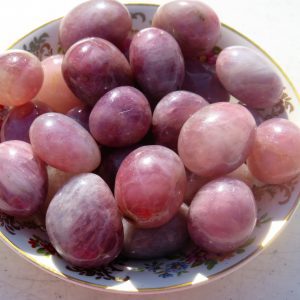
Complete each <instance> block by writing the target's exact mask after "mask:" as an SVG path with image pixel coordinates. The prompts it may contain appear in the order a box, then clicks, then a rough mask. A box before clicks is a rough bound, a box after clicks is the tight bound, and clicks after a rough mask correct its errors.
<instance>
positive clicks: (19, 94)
mask: <svg viewBox="0 0 300 300" xmlns="http://www.w3.org/2000/svg"><path fill="white" fill-rule="evenodd" d="M43 78H44V74H43V69H42V66H41V62H40V61H39V60H38V58H37V57H36V56H34V55H33V54H31V53H29V52H27V51H23V50H9V51H6V52H4V53H3V54H1V55H0V104H3V105H7V106H17V105H22V104H25V103H27V102H29V101H31V100H32V99H33V98H34V97H35V96H36V94H37V93H38V91H39V90H40V88H41V86H42V83H43Z"/></svg>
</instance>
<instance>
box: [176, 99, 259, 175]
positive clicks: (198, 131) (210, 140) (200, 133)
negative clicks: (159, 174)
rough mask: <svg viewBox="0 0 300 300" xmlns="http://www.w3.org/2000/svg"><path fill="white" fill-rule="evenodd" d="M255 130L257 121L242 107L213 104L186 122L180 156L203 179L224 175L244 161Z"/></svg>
mask: <svg viewBox="0 0 300 300" xmlns="http://www.w3.org/2000/svg"><path fill="white" fill-rule="evenodd" d="M255 130H256V124H255V120H254V118H253V117H252V115H251V114H250V112H249V111H248V110H247V109H246V108H244V107H243V106H242V105H239V104H233V103H226V102H220V103H214V104H211V105H209V106H206V107H204V108H202V109H201V110H200V111H198V112H196V113H195V114H194V115H192V116H191V117H190V118H189V119H188V120H187V121H186V122H185V124H184V125H183V127H182V129H181V132H180V135H179V139H178V153H179V156H180V157H181V159H182V160H183V163H184V164H185V166H186V167H187V168H188V169H189V170H190V171H191V172H193V173H195V174H197V175H199V176H203V177H211V178H214V177H216V176H222V175H225V174H227V173H229V172H231V171H233V170H234V169H236V168H237V167H239V166H240V165H241V164H242V163H244V162H245V160H246V158H247V156H248V154H249V152H250V150H251V147H252V145H253V142H254V138H255Z"/></svg>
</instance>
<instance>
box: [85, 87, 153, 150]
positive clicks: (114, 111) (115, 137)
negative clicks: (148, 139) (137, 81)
mask: <svg viewBox="0 0 300 300" xmlns="http://www.w3.org/2000/svg"><path fill="white" fill-rule="evenodd" d="M151 119H152V113H151V108H150V105H149V102H148V100H147V98H146V97H145V96H144V95H143V94H142V93H141V92H140V91H139V90H137V89H136V88H134V87H130V86H122V87H117V88H115V89H113V90H111V91H110V92H108V93H106V94H105V95H104V96H103V97H101V99H100V100H99V101H98V102H97V103H96V105H95V106H94V108H93V110H92V112H91V114H90V117H89V128H90V131H91V134H92V135H93V137H94V138H95V139H96V140H97V141H98V142H99V143H100V144H101V145H105V146H109V147H124V146H129V145H132V144H135V143H137V142H139V141H140V140H141V139H142V138H143V137H144V136H145V135H146V133H147V132H148V129H149V127H150V125H151Z"/></svg>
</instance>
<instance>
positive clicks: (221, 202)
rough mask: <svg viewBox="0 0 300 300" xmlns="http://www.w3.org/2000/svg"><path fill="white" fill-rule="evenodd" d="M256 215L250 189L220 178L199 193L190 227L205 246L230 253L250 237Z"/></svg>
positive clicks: (230, 179)
mask: <svg viewBox="0 0 300 300" xmlns="http://www.w3.org/2000/svg"><path fill="white" fill-rule="evenodd" d="M256 214H257V212H256V204H255V199H254V196H253V193H252V192H251V189H250V188H249V187H248V186H247V185H246V184H245V183H244V182H242V181H240V180H237V179H232V178H228V177H221V178H218V179H216V180H213V181H211V182H209V183H208V184H206V185H205V186H203V187H202V188H201V190H200V191H199V192H198V193H197V194H196V196H195V198H194V199H193V201H192V203H191V206H190V209H189V215H188V230H189V233H190V236H191V239H192V240H193V241H194V243H195V244H196V245H198V246H199V247H201V248H202V249H205V250H207V251H212V252H217V253H221V252H228V251H232V250H235V249H236V248H238V247H239V246H241V245H243V243H245V242H246V241H247V239H248V238H249V237H250V236H251V234H252V232H253V230H254V227H255V224H256Z"/></svg>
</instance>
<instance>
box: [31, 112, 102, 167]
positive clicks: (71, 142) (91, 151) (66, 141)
mask: <svg viewBox="0 0 300 300" xmlns="http://www.w3.org/2000/svg"><path fill="white" fill-rule="evenodd" d="M29 136H30V142H31V144H32V148H33V151H34V152H35V153H36V154H37V155H38V156H39V157H40V158H41V159H42V160H44V161H45V162H46V163H47V164H49V165H50V166H52V167H55V168H57V169H60V170H62V171H65V172H70V173H81V172H90V171H93V170H95V169H96V168H97V167H98V165H99V164H100V161H101V155H100V150H99V147H98V145H97V144H96V142H95V140H94V139H93V138H92V136H91V135H90V134H89V132H88V131H87V130H85V129H84V128H83V127H82V126H81V125H80V124H78V123H77V122H76V121H74V120H73V119H71V118H69V117H67V116H65V115H63V114H59V113H47V114H44V115H41V116H39V117H38V118H37V119H35V121H34V122H33V124H32V125H31V128H30V132H29Z"/></svg>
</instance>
